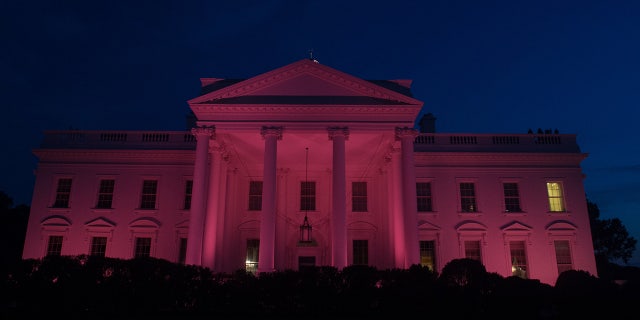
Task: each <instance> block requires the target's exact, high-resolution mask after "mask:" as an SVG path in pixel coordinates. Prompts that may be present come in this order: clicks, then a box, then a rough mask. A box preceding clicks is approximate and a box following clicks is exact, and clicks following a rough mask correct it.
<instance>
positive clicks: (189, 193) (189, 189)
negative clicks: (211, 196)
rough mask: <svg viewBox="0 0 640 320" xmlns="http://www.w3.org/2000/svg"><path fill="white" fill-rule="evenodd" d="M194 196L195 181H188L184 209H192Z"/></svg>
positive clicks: (185, 187)
mask: <svg viewBox="0 0 640 320" xmlns="http://www.w3.org/2000/svg"><path fill="white" fill-rule="evenodd" d="M192 194H193V180H187V181H186V182H185V186H184V207H183V208H184V209H185V210H189V209H191V196H192Z"/></svg>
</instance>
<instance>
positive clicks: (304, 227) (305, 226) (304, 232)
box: [300, 215, 313, 243]
mask: <svg viewBox="0 0 640 320" xmlns="http://www.w3.org/2000/svg"><path fill="white" fill-rule="evenodd" d="M311 229H313V228H312V227H311V225H310V224H309V219H308V218H307V216H306V215H305V216H304V221H303V222H302V224H301V225H300V242H302V243H310V242H312V241H313V240H311V239H312V238H311Z"/></svg>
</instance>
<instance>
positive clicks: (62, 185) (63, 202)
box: [53, 179, 71, 208]
mask: <svg viewBox="0 0 640 320" xmlns="http://www.w3.org/2000/svg"><path fill="white" fill-rule="evenodd" d="M70 197H71V179H59V180H58V187H57V189H56V199H55V202H54V203H53V207H54V208H68V207H69V198H70Z"/></svg>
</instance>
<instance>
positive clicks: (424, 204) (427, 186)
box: [416, 182, 433, 212]
mask: <svg viewBox="0 0 640 320" xmlns="http://www.w3.org/2000/svg"><path fill="white" fill-rule="evenodd" d="M416 195H417V196H418V212H433V204H432V199H431V183H430V182H418V183H416Z"/></svg>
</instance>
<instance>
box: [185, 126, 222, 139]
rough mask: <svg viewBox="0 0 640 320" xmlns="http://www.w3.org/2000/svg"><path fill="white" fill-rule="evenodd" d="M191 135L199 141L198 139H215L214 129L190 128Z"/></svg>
mask: <svg viewBox="0 0 640 320" xmlns="http://www.w3.org/2000/svg"><path fill="white" fill-rule="evenodd" d="M191 134H192V135H194V136H195V137H196V139H199V138H200V137H206V138H208V139H210V138H213V139H215V137H216V128H215V127H213V126H212V127H195V128H191Z"/></svg>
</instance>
